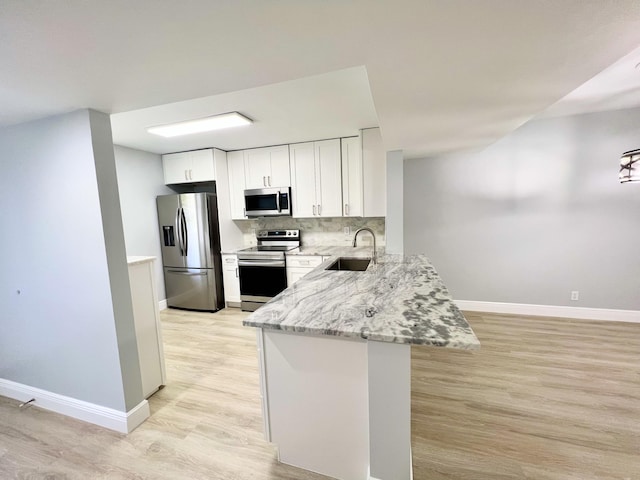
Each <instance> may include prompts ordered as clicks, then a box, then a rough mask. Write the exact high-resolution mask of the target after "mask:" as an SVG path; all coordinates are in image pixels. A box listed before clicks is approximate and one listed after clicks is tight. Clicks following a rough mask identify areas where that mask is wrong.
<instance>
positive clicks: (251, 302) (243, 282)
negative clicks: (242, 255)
mask: <svg viewBox="0 0 640 480" xmlns="http://www.w3.org/2000/svg"><path fill="white" fill-rule="evenodd" d="M238 271H239V273H240V275H239V276H240V301H241V308H242V310H244V311H247V312H253V311H255V310H256V309H257V308H258V307H259V306H260V305H262V304H264V303H266V302H268V301H269V300H271V299H272V298H273V297H275V296H276V295H277V294H279V293H280V292H281V291H283V290H284V289H285V288H287V271H286V269H285V262H284V260H273V259H250V260H249V259H244V260H243V259H238Z"/></svg>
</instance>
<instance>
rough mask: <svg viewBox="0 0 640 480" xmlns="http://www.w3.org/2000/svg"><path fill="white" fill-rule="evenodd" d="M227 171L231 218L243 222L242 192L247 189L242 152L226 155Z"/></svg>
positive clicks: (244, 217) (244, 216) (244, 215)
mask: <svg viewBox="0 0 640 480" xmlns="http://www.w3.org/2000/svg"><path fill="white" fill-rule="evenodd" d="M227 170H228V174H229V197H230V198H229V201H230V205H231V218H232V219H233V220H245V219H246V218H247V216H246V214H245V208H244V190H245V188H247V186H246V181H245V173H244V152H243V151H242V150H238V151H235V152H229V153H227Z"/></svg>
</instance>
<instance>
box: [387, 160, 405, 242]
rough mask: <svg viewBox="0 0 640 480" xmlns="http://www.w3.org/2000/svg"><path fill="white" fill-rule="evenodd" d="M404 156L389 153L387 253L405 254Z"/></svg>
mask: <svg viewBox="0 0 640 480" xmlns="http://www.w3.org/2000/svg"><path fill="white" fill-rule="evenodd" d="M403 163H404V156H403V154H402V150H394V151H392V152H387V218H386V221H385V225H386V233H385V236H386V251H387V253H404V165H403Z"/></svg>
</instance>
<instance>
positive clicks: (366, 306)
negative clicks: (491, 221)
mask: <svg viewBox="0 0 640 480" xmlns="http://www.w3.org/2000/svg"><path fill="white" fill-rule="evenodd" d="M314 248H316V250H311V249H308V248H303V249H301V253H300V254H306V255H312V254H316V255H317V254H322V255H326V254H333V256H332V258H331V259H329V260H327V261H325V262H324V263H323V264H322V265H321V266H319V267H318V268H316V269H315V270H314V271H312V272H311V273H309V274H308V275H307V276H305V277H304V278H302V279H301V280H300V281H298V282H297V283H296V284H295V285H293V286H292V287H290V288H287V289H286V290H285V291H283V292H282V293H280V294H279V295H278V296H277V297H275V298H274V299H273V300H271V301H270V302H269V303H267V304H266V305H264V306H263V307H261V308H260V309H259V310H257V311H256V312H253V313H252V314H251V315H250V316H249V317H248V318H247V319H246V320H245V321H244V322H243V323H244V325H246V326H251V327H259V328H263V329H269V330H280V331H285V332H293V333H303V334H311V335H326V336H342V337H352V338H363V339H367V340H370V341H379V342H392V343H407V344H417V345H433V346H439V347H451V348H459V349H469V350H471V349H477V348H479V347H480V343H479V341H478V339H477V337H476V336H475V334H474V333H473V330H472V329H471V327H470V326H469V324H468V323H467V321H466V320H465V318H464V316H463V315H462V313H461V312H460V310H459V309H458V307H456V305H455V304H454V303H453V300H452V299H451V296H450V295H449V292H448V291H447V289H446V287H445V286H444V284H443V283H442V281H441V280H440V277H439V276H438V274H437V272H436V270H435V269H434V267H433V266H432V265H431V263H430V262H429V260H428V259H427V257H426V256H424V255H410V256H404V255H389V254H385V255H380V256H379V258H378V264H376V265H374V264H373V263H371V264H369V267H368V268H367V270H366V271H364V272H352V271H331V270H325V268H326V267H327V266H329V265H330V263H331V262H332V261H333V260H335V259H336V258H337V256H338V255H343V256H350V257H368V256H370V255H371V248H370V247H359V248H355V249H354V248H350V247H329V248H331V250H329V249H328V248H327V247H320V249H319V248H318V247H314ZM322 248H324V249H327V250H321V249H322ZM311 251H319V252H322V253H310V252H311ZM324 252H327V253H324Z"/></svg>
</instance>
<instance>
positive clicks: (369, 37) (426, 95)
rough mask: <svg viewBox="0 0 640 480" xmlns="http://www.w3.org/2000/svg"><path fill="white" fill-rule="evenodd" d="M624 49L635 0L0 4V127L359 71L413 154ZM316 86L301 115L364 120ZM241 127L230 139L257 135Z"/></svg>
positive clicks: (498, 116)
mask: <svg viewBox="0 0 640 480" xmlns="http://www.w3.org/2000/svg"><path fill="white" fill-rule="evenodd" d="M639 44H640V2H638V1H637V0H616V1H613V0H562V1H560V2H558V1H557V0H537V1H535V2H532V1H530V0H477V1H469V0H447V1H443V0H398V1H393V2H392V1H390V0H389V1H370V0H340V1H338V0H324V1H321V2H301V1H299V0H271V1H269V2H265V1H264V0H217V1H212V0H188V1H186V2H171V1H158V0H136V1H135V2H131V1H124V0H110V1H109V2H99V1H86V0H65V1H64V2H42V1H40V0H3V1H2V7H1V8H0V79H1V80H0V105H2V109H0V126H2V125H11V124H15V123H20V122H23V121H28V120H32V119H36V118H40V117H45V116H49V115H54V114H58V113H63V112H67V111H71V110H74V109H78V108H86V107H89V108H94V109H97V110H101V111H104V112H108V113H122V112H130V111H133V110H141V109H147V108H148V107H155V106H158V105H165V104H169V103H176V104H177V106H176V110H175V112H176V116H179V115H184V114H186V113H188V112H187V110H188V109H187V110H185V109H183V107H184V105H191V107H192V108H193V109H198V108H203V110H202V111H204V110H206V109H205V108H204V107H198V106H197V104H198V102H193V103H186V104H184V103H182V102H184V101H186V100H193V99H200V98H203V97H204V99H205V100H203V101H204V102H207V101H210V102H212V103H211V104H210V105H212V107H211V108H213V106H216V108H217V105H218V104H217V103H216V102H218V101H220V102H223V103H224V102H225V101H226V100H227V99H225V98H224V97H220V95H222V94H229V93H232V92H236V93H234V95H238V97H237V98H239V99H242V98H243V97H244V98H250V97H251V95H255V94H256V92H255V90H254V91H252V90H253V89H256V88H258V87H265V86H271V87H269V88H273V89H274V91H279V92H280V93H281V94H282V91H281V90H280V87H279V86H278V85H273V84H280V83H281V82H290V81H292V80H298V81H299V82H301V83H299V82H292V83H291V84H290V85H293V86H294V90H295V91H296V92H297V93H296V94H295V95H294V94H292V95H294V96H296V95H297V98H303V97H304V84H305V82H311V83H315V82H321V81H322V80H323V77H322V75H323V74H330V75H328V76H327V77H325V78H324V80H327V78H331V77H332V76H333V75H336V76H340V75H341V74H342V73H344V72H342V73H341V71H344V70H345V69H347V70H346V71H347V72H348V71H350V70H351V69H352V68H353V67H361V66H364V67H365V68H366V76H367V78H368V84H369V90H370V95H371V98H372V101H373V105H374V107H375V114H376V116H377V122H378V124H379V126H380V127H381V130H382V136H383V141H384V146H385V148H386V149H387V150H395V149H402V150H403V151H404V154H405V158H415V157H421V156H427V155H432V154H436V153H441V152H446V151H452V150H459V149H465V148H478V147H482V146H484V145H488V144H490V143H492V142H494V141H495V140H497V139H499V138H501V137H502V136H504V135H506V134H507V133H509V132H510V131H512V130H514V129H515V128H517V127H518V126H520V125H522V124H523V123H525V122H526V121H528V120H529V119H530V118H532V117H533V116H535V115H537V114H538V113H540V112H542V111H543V110H545V109H546V108H547V107H549V106H550V105H552V104H554V103H555V102H556V101H557V100H559V99H560V98H562V97H564V96H565V95H566V94H567V93H569V92H571V91H572V90H574V89H575V88H576V87H578V86H580V85H581V84H583V83H584V82H585V81H587V80H589V79H590V78H592V77H593V76H594V75H596V74H597V73H598V72H600V71H602V70H603V69H605V68H606V67H608V66H609V65H611V64H613V63H614V62H615V61H616V60H618V59H619V58H621V57H622V56H624V55H626V54H627V53H628V52H630V51H631V50H632V49H634V48H636V47H637V46H638V45H639ZM353 71H354V72H356V71H358V68H356V69H355V70H353ZM363 71H364V70H362V69H360V72H363ZM318 75H320V77H316V76H318ZM357 76H358V75H356V74H355V73H354V77H357ZM308 77H312V78H308ZM345 77H349V75H347V74H345ZM327 81H329V80H327ZM354 82H355V83H354V84H352V85H351V87H353V86H354V85H355V84H357V82H358V81H357V80H354ZM269 88H267V90H264V92H268V91H270V90H269ZM340 88H344V91H345V92H346V91H349V88H350V87H349V86H348V85H347V86H345V87H340ZM363 88H364V87H363ZM338 91H340V89H338ZM330 93H331V94H327V95H326V101H324V100H322V97H321V98H320V99H309V100H306V101H308V102H309V104H310V105H312V106H313V105H315V106H316V107H318V106H325V108H322V109H321V108H318V111H322V112H324V113H323V114H322V115H320V114H318V116H317V117H316V118H315V119H311V120H309V121H310V122H312V123H314V124H316V125H319V124H320V123H331V122H337V121H344V122H345V127H344V128H345V129H351V128H353V125H355V123H354V122H357V121H363V122H365V121H366V122H370V119H371V116H370V115H371V111H370V110H367V108H369V107H366V106H365V107H363V108H364V110H363V111H358V112H355V113H354V119H353V120H351V119H342V118H339V117H340V115H341V114H340V110H339V109H340V108H343V107H344V108H345V109H347V110H349V109H350V108H352V107H353V108H355V105H356V104H358V101H355V102H354V103H353V104H352V107H350V106H349V105H339V103H340V101H339V100H338V101H336V100H335V98H336V96H337V97H339V96H340V94H339V93H336V94H333V93H334V92H330ZM310 95H315V93H313V92H312V91H311V92H310ZM367 95H368V92H365V91H363V92H361V93H360V96H361V98H360V100H359V101H364V98H365V97H367ZM212 97H213V98H214V99H213V100H212ZM229 98H230V97H229ZM254 98H255V97H254ZM279 98H282V97H279ZM267 101H268V98H266V97H265V98H263V99H262V100H261V101H260V102H259V103H260V105H261V107H260V108H265V109H266V110H264V111H265V112H266V111H267V110H269V107H267V106H265V105H266V103H267ZM329 101H330V102H332V104H331V105H330V106H334V107H336V114H335V115H333V116H331V111H330V109H327V108H326V106H327V105H325V103H327V102H329ZM256 102H258V101H257V100H256ZM285 103H286V102H285ZM285 103H283V104H281V105H283V107H282V110H283V111H284V105H285ZM364 103H366V101H364ZM288 108H289V107H288ZM165 109H166V110H165ZM226 110H229V108H227V109H225V111H226ZM232 110H242V113H244V114H246V115H248V116H250V117H252V116H253V113H252V112H251V111H248V110H247V111H245V109H244V107H243V108H242V109H241V108H232ZM274 110H277V109H274V108H271V111H274ZM365 110H367V111H365ZM170 111H171V108H170V107H163V108H160V107H158V110H157V111H155V112H157V118H158V121H157V122H156V121H155V120H154V118H151V117H145V116H144V115H145V111H144V110H143V111H142V112H134V113H135V115H137V116H139V118H140V119H141V120H139V121H140V122H146V121H147V118H151V119H152V120H154V121H153V124H159V123H165V120H170V117H171V114H170V113H168V112H170ZM152 112H153V111H152ZM134 113H132V114H131V115H132V118H133V117H134ZM211 113H219V112H211ZM261 115H262V113H258V115H257V117H256V119H259V120H260V122H262V121H264V122H267V119H263V118H262V117H261ZM343 115H346V114H343ZM200 116H201V115H200ZM358 116H361V117H360V118H361V120H358V118H357V117H358ZM114 118H118V116H115V117H114ZM122 118H125V117H124V116H123V117H122ZM298 118H301V117H298V116H289V117H288V120H287V121H288V122H296V120H297V119H298ZM180 119H182V118H177V119H176V120H180ZM280 121H281V122H285V120H282V119H280ZM257 125H258V123H256V125H255V126H256V127H257ZM360 126H361V127H366V126H371V125H368V124H367V125H360ZM274 128H275V127H274ZM114 131H115V128H114ZM255 132H256V133H255V135H256V137H255V139H253V138H252V135H253V133H250V131H249V130H247V133H246V134H245V135H246V137H245V139H244V140H242V141H239V140H238V139H237V138H236V139H233V138H232V137H229V139H228V142H229V145H243V146H242V147H239V148H244V146H248V145H257V144H258V143H259V142H260V141H262V140H261V138H262V137H259V136H258V134H260V135H264V136H265V138H266V137H267V136H268V135H270V134H268V133H266V131H262V132H260V130H259V129H258V128H256V129H255ZM345 133H348V132H345ZM118 135H119V134H118ZM286 135H289V133H285V134H283V137H285V136H286ZM291 135H293V134H291ZM296 135H297V134H296ZM332 135H333V134H332ZM341 135H342V133H341ZM308 139H310V138H308ZM116 141H117V140H116ZM287 141H288V140H285V139H284V138H283V141H282V142H276V143H286V142H287ZM233 142H236V143H233ZM243 142H244V143H243ZM245 144H246V145H245ZM173 145H175V146H176V147H177V146H178V145H179V143H177V142H176V143H175V144H173ZM215 146H218V145H215ZM140 148H142V147H140ZM145 148H148V149H151V147H145ZM152 148H153V149H154V150H155V151H164V150H165V149H167V148H169V149H171V150H172V151H176V150H180V149H182V148H173V147H172V145H170V144H161V143H158V144H157V146H153V147H152Z"/></svg>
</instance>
